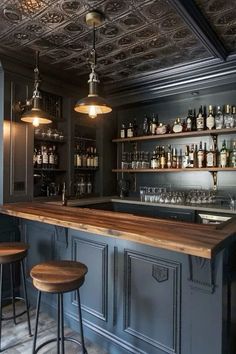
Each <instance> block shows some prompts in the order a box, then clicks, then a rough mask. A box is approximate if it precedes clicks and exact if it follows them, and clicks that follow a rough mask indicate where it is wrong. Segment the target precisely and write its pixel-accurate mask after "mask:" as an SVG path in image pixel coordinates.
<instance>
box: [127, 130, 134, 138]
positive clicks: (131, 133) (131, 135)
mask: <svg viewBox="0 0 236 354" xmlns="http://www.w3.org/2000/svg"><path fill="white" fill-rule="evenodd" d="M133 136H134V134H133V130H132V129H131V128H129V129H128V130H127V137H128V138H132V137H133Z"/></svg>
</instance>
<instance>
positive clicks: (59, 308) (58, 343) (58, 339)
mask: <svg viewBox="0 0 236 354" xmlns="http://www.w3.org/2000/svg"><path fill="white" fill-rule="evenodd" d="M60 311H61V307H60V294H57V354H60V323H61V322H60V321H61V320H60V318H61V316H60Z"/></svg>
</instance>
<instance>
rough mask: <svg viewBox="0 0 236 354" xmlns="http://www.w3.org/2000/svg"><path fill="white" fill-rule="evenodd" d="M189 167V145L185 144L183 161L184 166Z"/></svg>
mask: <svg viewBox="0 0 236 354" xmlns="http://www.w3.org/2000/svg"><path fill="white" fill-rule="evenodd" d="M187 167H189V146H188V145H186V146H185V153H184V156H183V161H182V168H187Z"/></svg>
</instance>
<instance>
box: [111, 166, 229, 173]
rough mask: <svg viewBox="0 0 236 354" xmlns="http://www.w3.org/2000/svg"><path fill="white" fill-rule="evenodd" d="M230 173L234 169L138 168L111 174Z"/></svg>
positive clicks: (117, 170) (118, 170)
mask: <svg viewBox="0 0 236 354" xmlns="http://www.w3.org/2000/svg"><path fill="white" fill-rule="evenodd" d="M196 171H197V172H204V171H205V172H227V171H228V172H230V171H236V168H233V167H224V168H221V167H211V168H210V167H204V168H160V169H157V168H156V169H152V168H147V169H144V168H140V169H121V168H120V169H119V168H118V169H113V170H112V172H116V173H117V172H125V173H127V172H128V173H142V172H144V173H162V172H169V173H179V172H196Z"/></svg>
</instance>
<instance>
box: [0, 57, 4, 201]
mask: <svg viewBox="0 0 236 354" xmlns="http://www.w3.org/2000/svg"><path fill="white" fill-rule="evenodd" d="M3 120H4V72H3V68H2V66H1V62H0V171H1V172H0V204H2V203H3V173H2V171H3V155H4V149H3Z"/></svg>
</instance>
